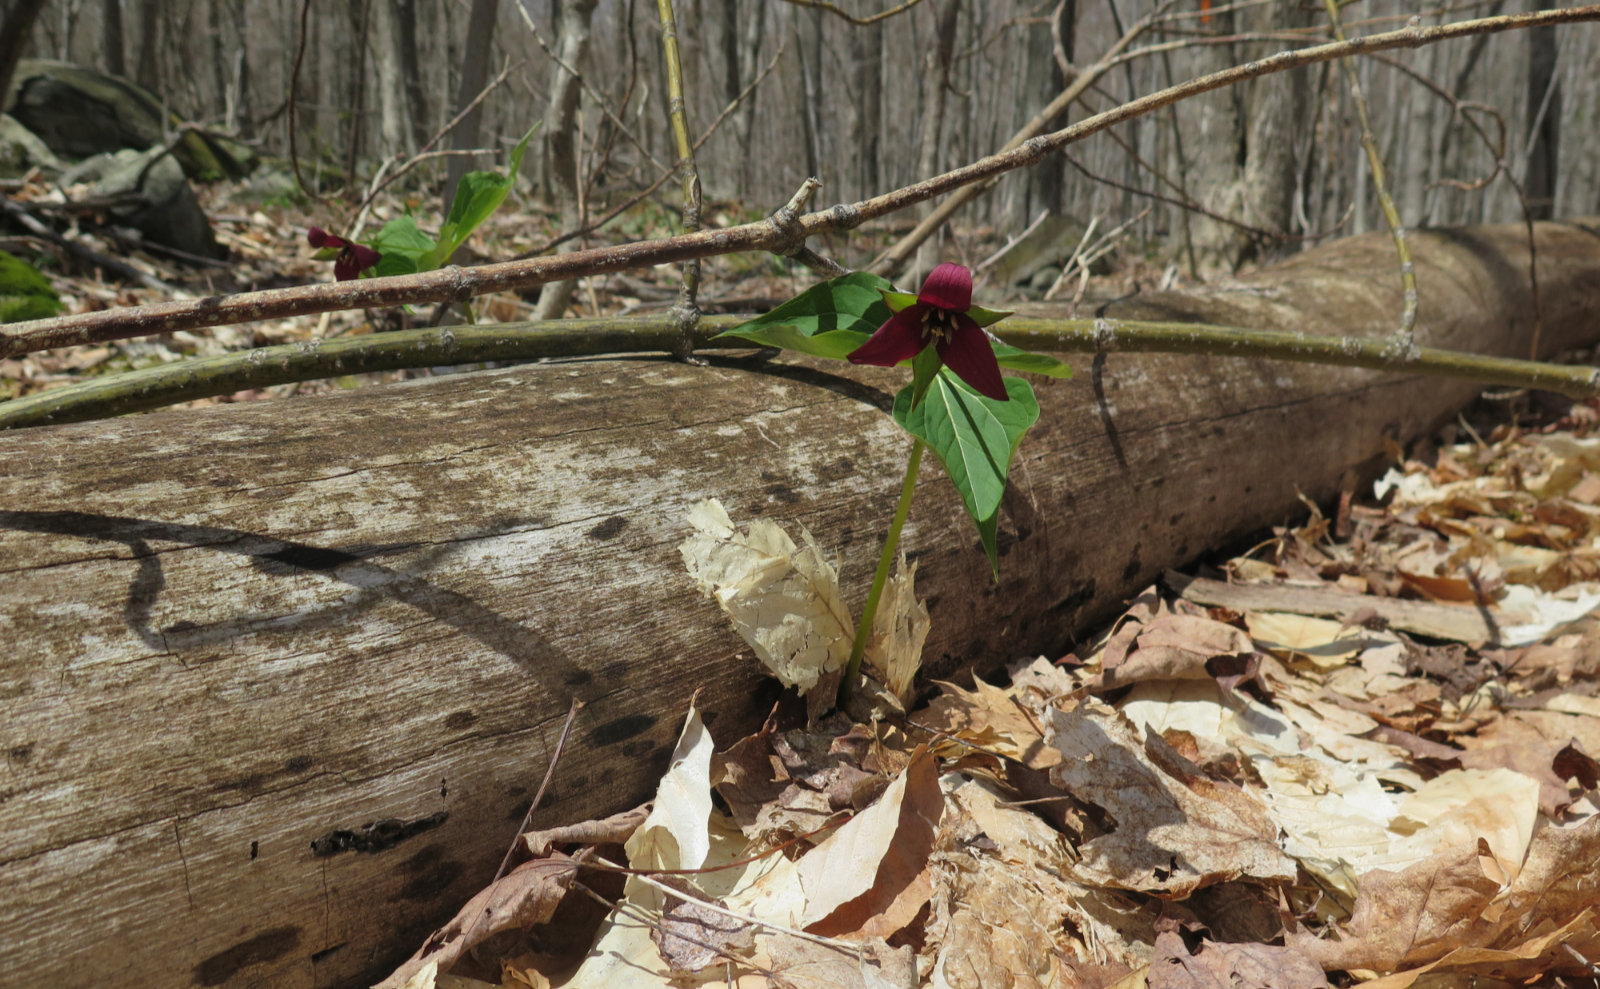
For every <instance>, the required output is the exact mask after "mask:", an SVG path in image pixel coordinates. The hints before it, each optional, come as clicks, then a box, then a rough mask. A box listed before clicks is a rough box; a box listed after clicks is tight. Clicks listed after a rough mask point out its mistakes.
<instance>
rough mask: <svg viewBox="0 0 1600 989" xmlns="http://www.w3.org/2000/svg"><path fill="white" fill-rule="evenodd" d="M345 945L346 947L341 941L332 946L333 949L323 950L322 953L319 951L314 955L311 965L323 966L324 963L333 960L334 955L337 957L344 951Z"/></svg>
mask: <svg viewBox="0 0 1600 989" xmlns="http://www.w3.org/2000/svg"><path fill="white" fill-rule="evenodd" d="M344 945H345V943H344V942H343V941H340V942H339V943H338V944H335V945H332V946H331V947H327V948H323V949H322V950H321V951H318V952H316V953H314V954H312V956H311V964H313V965H320V964H322V963H323V962H325V961H327V960H328V959H329V958H332V957H333V956H334V955H336V954H338V953H339V952H341V951H343V950H344Z"/></svg>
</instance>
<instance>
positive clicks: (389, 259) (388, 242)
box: [319, 213, 434, 278]
mask: <svg viewBox="0 0 1600 989" xmlns="http://www.w3.org/2000/svg"><path fill="white" fill-rule="evenodd" d="M372 247H373V249H374V250H376V251H377V252H378V253H379V254H381V255H383V257H382V258H381V259H380V260H379V261H378V266H377V267H376V268H374V269H373V270H372V273H373V275H375V276H376V277H379V278H383V277H386V276H388V275H409V274H411V273H412V272H415V271H427V270H428V269H426V268H422V267H421V263H422V259H423V258H425V257H427V256H428V255H429V254H430V253H432V251H433V249H434V242H433V238H432V237H429V236H428V235H427V234H425V233H423V232H422V231H421V230H420V229H419V228H418V227H417V221H416V219H415V218H414V217H412V216H411V214H409V213H407V214H406V215H405V216H397V217H395V218H394V219H392V220H390V221H389V222H388V223H385V224H384V225H383V229H382V230H379V231H378V235H377V236H376V237H374V238H373V240H372ZM324 250H327V249H326V248H324ZM319 253H320V252H319ZM335 253H337V252H335Z"/></svg>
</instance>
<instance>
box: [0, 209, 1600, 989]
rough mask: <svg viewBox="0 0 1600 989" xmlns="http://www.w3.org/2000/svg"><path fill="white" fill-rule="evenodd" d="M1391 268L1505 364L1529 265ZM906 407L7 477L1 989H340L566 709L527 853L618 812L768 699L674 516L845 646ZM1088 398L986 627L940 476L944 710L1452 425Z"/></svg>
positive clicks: (696, 387) (509, 791)
mask: <svg viewBox="0 0 1600 989" xmlns="http://www.w3.org/2000/svg"><path fill="white" fill-rule="evenodd" d="M1538 237H1539V258H1540V264H1541V267H1540V283H1541V285H1542V286H1543V288H1544V313H1545V326H1544V343H1545V349H1546V351H1547V352H1549V351H1553V350H1555V349H1558V348H1561V347H1566V346H1571V345H1575V344H1579V343H1583V342H1589V341H1592V339H1593V338H1594V337H1595V336H1596V335H1597V331H1600V322H1597V319H1596V313H1597V312H1600V238H1597V237H1596V236H1595V235H1594V234H1593V233H1591V232H1589V231H1588V230H1585V229H1583V228H1581V227H1578V226H1575V225H1560V224H1542V225H1541V226H1540V228H1539V234H1538ZM1414 250H1415V251H1416V254H1417V259H1418V267H1419V274H1418V278H1419V281H1420V283H1421V285H1422V291H1423V293H1424V296H1423V305H1422V314H1423V319H1422V323H1421V325H1420V328H1419V337H1420V339H1421V340H1423V341H1424V342H1427V343H1432V344H1438V345H1441V346H1450V347H1458V348H1463V349H1475V350H1479V351H1482V352H1492V353H1501V354H1508V355H1516V356H1526V350H1527V347H1528V341H1529V339H1530V334H1531V326H1530V319H1531V316H1530V314H1531V312H1532V307H1531V305H1530V304H1529V296H1528V292H1527V289H1526V287H1525V285H1526V280H1525V277H1524V276H1525V272H1526V261H1527V247H1526V245H1525V243H1524V242H1523V235H1522V231H1521V228H1518V227H1509V228H1485V229H1477V230H1469V231H1454V232H1441V233H1434V234H1426V233H1424V234H1419V235H1417V237H1416V238H1415V246H1414ZM1397 284H1398V279H1397V278H1396V277H1395V275H1394V259H1393V253H1392V247H1391V246H1390V244H1389V242H1388V237H1387V236H1386V235H1385V236H1373V237H1364V238H1358V239H1354V240H1351V241H1347V242H1344V243H1340V244H1336V245H1332V246H1330V247H1327V248H1324V249H1320V250H1317V251H1313V252H1310V253H1308V254H1305V255H1302V256H1300V257H1298V258H1296V259H1294V260H1292V261H1290V262H1288V263H1286V264H1284V265H1282V266H1280V267H1278V268H1276V269H1273V270H1271V271H1268V272H1265V273H1262V274H1260V275H1258V276H1256V277H1254V278H1252V279H1250V280H1248V281H1247V282H1246V283H1245V284H1244V285H1242V286H1240V287H1234V288H1229V289H1220V290H1216V291H1212V292H1209V293H1193V294H1167V295H1161V296H1155V297H1151V298H1149V299H1147V300H1146V301H1144V302H1142V303H1139V304H1136V305H1124V306H1119V307H1116V308H1115V309H1114V310H1113V312H1112V313H1111V315H1118V316H1127V317H1129V318H1138V317H1145V318H1151V317H1158V318H1174V317H1176V318H1185V317H1190V318H1200V319H1205V320H1207V321H1211V322H1219V323H1232V324H1244V325H1256V326H1277V327H1286V328H1297V329H1303V330H1305V331H1307V332H1319V333H1330V332H1346V333H1362V332H1366V333H1378V332H1388V331H1389V330H1391V329H1392V327H1393V325H1394V323H1395V321H1396V318H1397V314H1398V313H1399V309H1400V306H1399V299H1398V290H1397V288H1396V287H1395V286H1397ZM902 377H903V375H901V374H898V373H895V372H889V371H882V370H879V369H855V368H849V367H845V366H841V365H838V364H829V365H827V366H826V367H823V366H820V365H811V364H805V363H778V364H763V363H759V362H755V361H753V360H751V359H718V360H715V361H714V362H713V363H712V365H711V366H708V367H696V366H689V365H684V364H675V363H667V362H663V361H653V360H600V361H580V362H570V363H564V364H546V365H536V366H525V367H519V368H513V369H506V370H495V371H486V372H481V373H475V374H465V375H459V376H455V377H449V378H443V379H436V380H430V381H425V382H415V383H410V384H403V385H395V386H390V387H383V388H371V389H365V390H360V391H354V392H345V393H340V394H337V395H331V396H327V397H322V398H313V399H301V400H295V401H293V402H261V403H251V404H241V405H229V406H218V407H212V408H207V409H202V410H187V411H171V412H164V413H157V414H152V415H147V416H140V417H135V418H128V419H122V420H116V421H112V422H99V423H84V424H77V425H68V426H57V427H48V428H41V429H35V430H26V431H21V432H17V433H7V434H4V435H0V464H3V465H4V467H3V468H0V561H3V567H4V573H5V575H4V578H3V581H4V582H3V584H0V627H3V628H4V629H5V633H4V634H5V637H6V641H7V643H8V649H7V654H6V659H5V661H4V666H3V668H0V710H3V712H4V717H3V718H0V750H3V751H5V752H6V759H5V763H4V776H3V777H0V890H4V893H0V943H3V944H5V945H6V949H7V950H6V959H5V965H6V972H7V976H6V979H5V980H4V981H7V982H14V983H15V984H19V985H22V984H26V985H65V984H68V983H69V982H70V983H72V984H87V983H102V982H103V983H107V984H111V983H117V984H126V985H142V986H189V985H198V986H229V987H243V986H257V985H273V986H285V987H302V986H341V985H350V984H354V983H356V982H357V981H358V980H360V979H363V978H367V977H371V976H374V975H375V974H378V973H381V972H382V971H383V970H384V969H385V968H386V967H387V966H389V965H391V964H392V963H394V962H396V961H398V960H399V959H401V958H403V957H404V956H406V955H407V954H408V953H409V952H410V951H411V950H413V949H414V948H415V946H416V944H417V943H418V939H419V938H420V937H422V936H424V935H425V933H426V932H427V930H428V929H429V928H430V926H431V925H433V924H435V923H437V922H440V921H442V920H443V919H445V918H447V917H448V916H449V915H450V914H451V913H452V912H453V911H454V909H455V908H456V907H457V906H458V905H459V904H460V903H461V902H463V901H464V900H465V899H466V898H467V897H468V896H469V895H470V894H471V893H472V892H473V891H474V890H475V889H477V888H478V887H479V886H480V885H481V884H482V883H483V882H484V881H485V880H486V879H487V878H488V877H489V875H490V874H491V873H492V872H493V870H494V868H495V865H496V864H497V863H498V861H499V859H500V856H501V854H502V852H503V851H504V849H505V847H506V846H507V843H508V842H509V841H510V840H511V838H512V832H513V830H514V828H515V825H516V822H517V821H518V820H519V819H520V817H521V815H522V813H523V810H524V809H525V806H526V802H527V800H528V798H529V795H530V793H531V790H532V788H533V787H534V786H535V785H536V784H537V782H538V779H539V776H540V775H541V774H542V772H543V771H544V768H545V759H546V757H547V756H548V754H549V752H550V750H551V747H552V745H553V743H554V736H555V733H556V731H557V730H558V728H559V726H560V724H561V722H562V720H563V718H564V716H565V714H566V711H567V707H568V703H569V701H570V700H571V699H572V698H574V697H576V698H581V699H583V700H584V701H586V702H587V707H586V708H585V709H584V710H583V712H582V714H581V715H580V721H579V730H578V734H577V736H576V738H575V742H574V746H573V748H572V749H571V750H569V752H568V754H567V756H566V759H565V761H564V763H563V764H562V765H561V766H560V767H559V768H558V770H557V774H556V782H555V786H554V791H553V796H552V797H551V798H549V799H547V800H546V801H545V804H544V807H543V809H542V810H541V811H540V813H539V815H538V821H537V822H536V823H538V824H539V825H548V824H551V823H555V822H562V821H573V820H578V819H582V818H585V817H588V816H594V815H598V814H601V813H602V812H606V811H610V810H613V809H616V808H618V807H621V806H625V805H629V804H630V803H631V802H633V801H637V800H639V799H640V798H641V797H642V796H644V795H646V794H647V793H648V792H649V790H650V789H651V787H652V785H653V783H654V781H655V779H656V778H657V776H658V774H659V773H660V772H661V770H662V768H663V762H664V758H663V757H664V755H665V753H666V752H667V750H668V747H669V746H670V744H671V742H672V740H673V737H674V735H675V733H676V730H677V727H678V724H679V721H680V719H681V717H682V715H683V712H684V710H685V704H686V702H687V699H688V697H689V695H690V693H691V692H693V691H694V690H695V689H697V688H705V693H704V695H703V696H702V701H701V703H702V707H703V709H705V710H706V712H707V716H708V720H710V721H711V722H712V727H713V731H715V732H716V733H718V734H719V735H720V736H721V737H722V738H724V739H726V740H728V741H732V740H733V739H734V738H735V737H736V733H737V732H738V731H740V730H741V729H743V728H745V727H747V726H749V725H751V724H752V723H753V721H754V720H755V719H756V718H758V717H759V716H760V715H761V714H762V713H764V707H765V705H766V704H767V703H769V702H770V700H771V698H772V696H773V690H772V689H771V688H770V687H769V686H767V685H766V683H765V682H764V681H763V679H762V677H761V676H760V675H759V673H758V672H757V669H756V667H755V664H754V663H753V662H751V661H750V660H748V659H747V658H744V657H743V656H742V655H741V653H742V652H743V650H742V648H741V643H740V642H739V641H738V640H737V639H736V638H735V637H734V635H733V634H732V632H731V631H729V629H728V627H727V625H726V623H725V622H724V621H723V620H722V618H721V616H720V615H719V614H718V612H717V610H716V608H715V606H714V605H713V604H712V603H711V602H709V601H706V600H704V599H702V598H700V597H698V596H697V595H696V594H695V593H694V591H693V589H692V587H691V585H690V582H689V580H688V578H687V577H686V576H685V575H684V573H683V567H682V563H681V561H680V560H679V557H678V551H677V544H678V543H679V541H680V540H681V539H682V538H683V537H684V535H685V534H686V527H685V524H684V522H683V516H684V513H685V511H686V510H687V508H688V507H689V506H690V505H691V504H692V503H694V502H695V501H697V500H699V499H701V498H704V497H708V496H713V495H714V496H718V497H720V498H722V500H723V501H724V502H725V503H726V504H727V505H728V506H729V508H730V510H731V511H732V513H733V514H734V516H735V518H736V519H739V520H741V521H748V520H749V519H751V518H753V517H755V516H757V515H765V516H770V517H775V518H778V519H781V520H782V521H784V522H786V523H791V524H792V523H794V522H803V523H804V524H805V525H807V526H808V527H810V529H811V530H812V532H814V533H815V534H816V535H817V537H818V538H819V539H820V540H821V542H822V544H823V545H824V546H826V547H829V548H831V549H833V550H836V551H837V552H838V553H839V554H840V555H841V557H842V569H843V578H844V580H845V582H846V586H847V587H848V588H850V589H851V593H850V594H849V596H850V597H851V598H852V599H853V600H854V601H855V602H856V604H857V606H858V607H859V600H860V598H861V597H862V596H863V594H864V589H865V585H866V582H867V576H868V574H869V573H870V571H871V567H872V564H873V560H874V558H875V554H876V551H877V540H878V538H879V533H880V532H881V531H882V529H883V526H884V524H885V522H886V521H887V519H888V516H889V513H890V510H891V506H892V504H893V501H894V498H895V494H896V491H897V488H898V485H899V478H900V470H901V467H902V458H903V456H904V453H905V448H906V444H905V442H904V441H903V439H902V438H901V437H900V436H899V435H898V434H897V432H896V429H895V427H894V426H893V424H892V423H891V422H890V420H889V418H888V417H887V416H886V415H885V414H884V413H883V408H884V407H885V406H886V405H887V404H888V402H889V400H890V394H891V391H892V390H893V389H894V388H895V387H898V384H899V382H900V381H901V379H902ZM1101 381H1102V383H1103V384H1102V386H1100V387H1099V388H1097V387H1096V386H1094V385H1093V384H1092V383H1091V375H1090V374H1088V373H1084V374H1082V375H1080V377H1079V379H1078V380H1076V381H1071V382H1044V381H1039V382H1036V385H1037V387H1038V388H1039V389H1040V391H1041V398H1042V403H1043V405H1044V409H1045V412H1044V417H1043V419H1042V420H1041V422H1040V423H1039V425H1038V427H1037V428H1036V429H1035V431H1034V432H1033V433H1032V434H1031V435H1030V436H1029V437H1028V438H1027V440H1026V441H1025V442H1024V443H1023V446H1022V449H1021V453H1020V458H1019V463H1018V465H1017V467H1016V469H1015V473H1014V478H1015V484H1014V490H1013V492H1012V494H1011V495H1010V496H1009V497H1008V499H1007V502H1006V504H1005V506H1004V510H1003V512H1002V535H1001V553H1002V558H1001V574H1000V582H999V583H998V584H996V583H994V582H993V581H991V579H990V577H989V572H988V565H987V563H986V562H985V560H984V559H983V555H982V553H981V552H979V550H978V549H977V540H976V538H975V534H974V532H973V529H972V526H971V524H970V523H969V522H968V521H967V520H966V519H965V518H964V517H963V516H962V514H961V512H960V508H959V505H958V503H957V501H956V499H955V496H954V495H953V493H952V492H951V491H950V488H949V485H948V484H946V483H945V482H944V480H943V479H942V478H940V477H938V476H937V475H938V473H939V472H938V471H937V470H930V471H928V472H926V476H925V478H924V481H923V484H922V485H921V490H920V492H919V496H918V500H917V504H916V505H915V507H914V508H913V511H912V518H911V523H910V525H909V526H908V530H907V534H906V540H907V542H906V545H907V546H908V547H909V548H910V550H911V551H912V552H914V553H915V554H916V555H917V556H918V557H919V558H920V560H921V562H922V569H921V572H920V578H921V582H922V587H921V590H922V591H923V593H924V594H925V595H927V596H928V598H929V599H930V605H931V609H932V613H933V619H934V629H933V635H932V637H931V638H930V640H929V648H928V660H929V666H930V668H931V672H932V673H933V674H934V675H938V676H950V675H952V674H954V673H955V672H957V671H958V669H960V668H974V667H975V668H979V669H985V670H987V669H992V668H994V667H995V666H997V665H998V664H1000V663H1002V662H1004V661H1007V660H1010V659H1012V658H1015V657H1017V656H1020V655H1028V654H1034V653H1038V652H1040V651H1044V652H1046V653H1048V654H1058V653H1059V652H1060V651H1061V650H1062V649H1063V647H1064V646H1066V645H1067V644H1068V643H1069V642H1070V641H1071V639H1072V636H1073V635H1074V633H1075V631H1077V630H1079V629H1082V628H1083V627H1084V626H1085V625H1086V623H1089V622H1093V621H1097V620H1101V619H1104V618H1106V617H1107V616H1108V615H1110V614H1111V613H1112V612H1113V610H1114V609H1116V608H1117V607H1118V605H1119V603H1120V602H1121V601H1122V600H1123V599H1124V598H1125V597H1126V596H1128V595H1129V594H1131V593H1133V592H1135V591H1137V590H1138V589H1139V588H1140V587H1141V586H1143V585H1146V584H1148V583H1149V582H1151V581H1152V580H1153V579H1154V578H1156V577H1157V576H1158V575H1159V574H1160V573H1161V572H1162V571H1163V570H1164V569H1166V568H1167V567H1170V566H1173V565H1175V564H1180V563H1182V562H1184V561H1186V560H1188V559H1190V558H1192V557H1193V556H1195V555H1196V554H1198V553H1200V552H1202V551H1204V550H1207V549H1209V548H1212V547H1215V546H1218V545H1219V544H1222V543H1224V542H1226V541H1228V540H1231V539H1236V538H1239V537H1241V536H1243V535H1245V534H1248V533H1250V532H1251V531H1252V530H1256V529H1259V528H1260V527H1263V526H1266V525H1268V524H1271V523H1277V522H1281V521H1283V520H1284V519H1285V518H1287V517H1289V516H1290V515H1292V514H1293V513H1294V511H1295V510H1296V492H1297V490H1303V491H1305V492H1307V493H1308V494H1310V495H1312V496H1313V497H1318V498H1324V497H1327V496H1329V495H1331V494H1332V493H1334V492H1335V491H1336V490H1337V485H1338V483H1339V480H1340V477H1341V475H1342V474H1345V473H1346V472H1347V471H1349V470H1352V469H1355V470H1366V469H1368V468H1371V467H1374V466H1376V465H1377V464H1378V462H1379V458H1381V455H1382V449H1383V445H1382V443H1383V437H1385V436H1392V437H1394V438H1396V439H1398V440H1400V441H1401V442H1404V441H1406V440H1408V439H1411V438H1413V437H1415V436H1417V435H1419V434H1420V433H1422V432H1424V431H1425V430H1427V429H1429V428H1431V427H1432V426H1434V425H1435V424H1436V423H1437V422H1438V421H1439V420H1440V419H1441V418H1442V417H1445V416H1448V415H1450V414H1451V413H1452V412H1453V410H1455V409H1456V408H1457V407H1458V406H1459V405H1460V404H1462V403H1463V402H1464V401H1466V400H1467V399H1468V398H1469V397H1470V395H1471V393H1472V391H1473V386H1471V385H1458V384H1454V383H1450V382H1441V381H1439V380H1436V379H1435V380H1430V379H1420V378H1415V377H1408V376H1405V375H1397V374H1377V373H1372V372H1367V371H1359V370H1350V369H1336V368H1317V367H1308V366H1297V365H1289V364H1281V363H1271V362H1265V361H1244V362H1229V361H1222V360H1214V359H1202V358H1189V357H1162V356H1133V355H1123V356H1119V355H1114V354H1113V355H1109V356H1108V357H1107V358H1105V360H1104V367H1103V376H1102V378H1101ZM1097 391H1098V392H1099V395H1098V396H1097Z"/></svg>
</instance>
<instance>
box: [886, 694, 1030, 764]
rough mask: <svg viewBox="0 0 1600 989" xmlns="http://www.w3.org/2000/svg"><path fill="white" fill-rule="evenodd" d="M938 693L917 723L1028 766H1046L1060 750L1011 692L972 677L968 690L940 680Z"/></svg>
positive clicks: (918, 715)
mask: <svg viewBox="0 0 1600 989" xmlns="http://www.w3.org/2000/svg"><path fill="white" fill-rule="evenodd" d="M939 688H940V693H939V696H938V697H935V698H934V699H933V700H932V701H931V702H930V703H929V704H928V706H927V708H925V709H924V710H922V711H919V712H918V713H917V718H916V720H917V723H918V724H921V725H927V726H928V727H930V728H936V729H938V730H939V731H942V732H945V733H947V734H949V735H951V736H953V737H955V738H959V739H961V740H962V741H965V742H970V743H972V744H973V745H979V746H982V747H983V748H985V749H987V750H989V751H991V752H996V753H998V754H1000V755H1003V756H1005V757H1006V758H1008V759H1014V760H1016V761H1017V762H1020V763H1022V764H1023V765H1025V766H1028V767H1030V768H1032V769H1049V768H1050V767H1051V766H1053V765H1055V764H1056V763H1058V762H1060V761H1061V754H1060V753H1059V752H1057V751H1056V750H1055V749H1054V748H1052V747H1050V746H1048V745H1046V744H1045V741H1044V732H1043V730H1042V728H1041V727H1040V725H1039V723H1038V722H1036V721H1035V720H1034V719H1033V717H1031V716H1030V715H1029V712H1027V711H1025V710H1023V708H1022V707H1021V706H1020V705H1019V704H1018V703H1017V701H1015V700H1014V699H1013V695H1014V692H1013V691H1009V690H1004V689H1002V688H1000V687H996V686H994V685H992V684H988V683H985V682H983V681H982V680H976V681H975V682H974V683H973V689H972V690H965V689H963V688H961V687H958V686H956V685H955V684H953V683H940V684H939Z"/></svg>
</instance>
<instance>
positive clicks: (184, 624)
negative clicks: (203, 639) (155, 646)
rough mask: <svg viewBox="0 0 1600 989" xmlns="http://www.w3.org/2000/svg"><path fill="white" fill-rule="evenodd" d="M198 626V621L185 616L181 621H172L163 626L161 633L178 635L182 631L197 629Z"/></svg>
mask: <svg viewBox="0 0 1600 989" xmlns="http://www.w3.org/2000/svg"><path fill="white" fill-rule="evenodd" d="M199 627H200V623H199V622H191V621H189V620H188V619H187V618H185V619H184V620H183V621H181V622H173V623H172V624H171V625H168V626H167V627H166V628H163V629H162V630H161V634H162V635H180V634H182V633H184V632H193V631H194V630H195V629H197V628H199Z"/></svg>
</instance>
